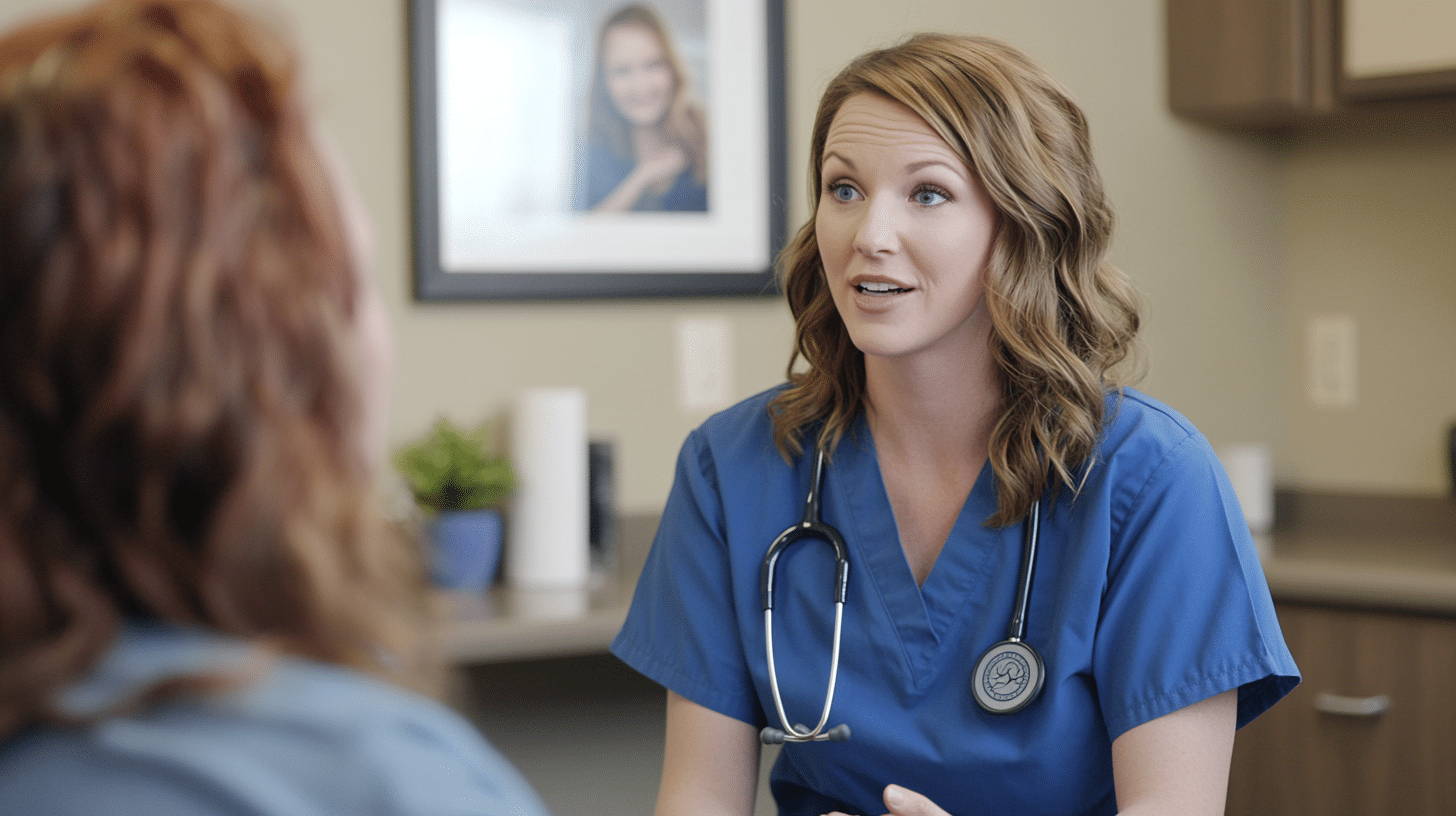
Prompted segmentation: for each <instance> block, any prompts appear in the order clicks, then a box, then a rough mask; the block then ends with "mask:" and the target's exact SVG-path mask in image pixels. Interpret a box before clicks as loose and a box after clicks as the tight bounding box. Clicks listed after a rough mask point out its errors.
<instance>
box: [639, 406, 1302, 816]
mask: <svg viewBox="0 0 1456 816" xmlns="http://www.w3.org/2000/svg"><path fill="white" fill-rule="evenodd" d="M771 396H772V393H771V392H770V393H765V394H761V395H759V396H757V397H754V398H752V399H750V400H748V401H746V402H744V403H742V404H740V405H738V406H736V407H734V408H731V409H729V410H728V411H725V412H723V413H721V414H719V415H717V416H715V417H713V418H711V419H710V420H708V422H706V423H704V425H703V426H702V427H701V428H699V429H698V430H696V431H694V432H693V433H692V434H691V435H690V436H689V438H688V440H687V441H686V443H685V444H684V445H683V449H682V454H681V456H680V457H679V460H678V469H677V475H676V480H675V482H674V485H673V489H672V493H671V494H670V496H669V498H668V503H667V508H666V510H665V512H664V515H663V519H662V525H661V527H660V528H659V530H658V534H657V538H656V541H655V542H654V544H653V548H652V552H651V554H650V556H649V557H648V560H647V564H646V567H645V568H644V571H643V575H642V578H641V581H640V582H639V584H638V587H637V594H636V596H635V597H634V599H633V602H632V608H631V611H630V613H629V615H628V617H627V622H626V624H625V625H624V626H623V628H622V631H621V633H620V634H619V635H618V637H617V639H616V640H615V641H614V643H613V645H612V651H613V652H614V653H616V654H617V655H618V656H619V657H621V658H622V659H623V660H625V661H626V662H627V663H628V664H630V665H632V666H633V667H635V668H636V669H637V670H639V671H641V672H642V673H643V674H645V675H646V676H648V677H650V678H651V679H653V680H655V681H657V682H658V683H661V684H662V685H664V686H666V687H667V688H669V689H672V690H673V691H675V692H677V693H678V694H680V695H682V696H683V697H686V698H687V699H689V700H692V701H694V702H696V703H698V704H699V705H702V706H705V707H707V708H709V709H712V710H714V711H717V712H719V713H722V714H724V715H727V716H729V717H733V718H735V719H739V720H742V721H744V722H746V723H749V724H751V725H753V726H754V727H762V726H764V725H773V726H775V727H778V726H779V725H780V723H779V721H778V715H777V713H776V711H775V708H774V703H773V697H772V694H771V692H770V689H769V682H768V670H767V661H766V659H765V657H764V640H763V639H764V623H763V606H762V602H761V594H760V567H761V564H762V560H763V557H764V553H765V551H766V550H767V549H768V546H769V544H770V543H771V542H772V541H773V540H774V539H775V537H777V536H778V535H779V534H780V533H782V532H783V531H784V530H785V529H787V528H788V527H790V526H791V525H793V524H796V523H797V522H798V521H799V520H800V518H801V517H802V515H803V512H804V500H805V496H806V495H807V492H808V489H809V481H810V475H811V469H812V460H813V457H812V456H809V455H806V456H801V457H798V458H797V459H796V460H795V462H794V463H793V464H792V465H791V464H786V463H785V462H784V460H783V459H782V458H781V457H780V455H779V452H778V450H777V449H776V448H775V447H774V444H773V440H772V436H771V425H770V422H769V417H768V413H767V409H766V406H767V402H768V400H769V398H770V397H771ZM1108 417H1109V419H1108V422H1107V424H1106V427H1105V430H1104V432H1103V436H1102V440H1101V444H1100V449H1099V450H1098V451H1097V454H1096V461H1095V464H1094V466H1093V467H1092V469H1091V471H1090V474H1089V475H1088V477H1087V480H1086V482H1085V483H1084V485H1083V486H1082V489H1081V492H1080V493H1079V494H1078V495H1077V496H1076V497H1075V498H1074V497H1073V496H1072V495H1071V494H1070V493H1069V492H1068V491H1067V490H1065V489H1063V490H1060V491H1058V492H1056V493H1055V495H1048V496H1046V497H1044V498H1043V501H1042V513H1043V515H1042V525H1041V542H1040V548H1039V557H1038V560H1037V564H1036V572H1035V579H1034V584H1033V587H1032V592H1031V602H1030V609H1029V613H1028V619H1027V631H1026V642H1027V643H1029V644H1031V645H1032V646H1034V647H1035V648H1037V649H1038V650H1039V651H1040V652H1041V654H1042V656H1043V658H1044V660H1045V665H1046V682H1045V686H1044V687H1043V690H1042V692H1041V695H1040V697H1038V698H1037V699H1036V700H1034V701H1033V702H1032V703H1031V704H1030V705H1029V706H1028V707H1027V708H1025V709H1024V710H1022V711H1020V712H1019V713H1016V714H1008V715H996V714H988V713H986V712H985V711H982V710H981V709H980V708H979V707H978V706H977V704H976V702H975V700H974V698H973V696H972V693H971V675H972V671H973V667H974V665H975V662H976V660H977V658H978V657H979V656H980V655H981V653H982V652H984V651H985V650H986V649H987V648H988V647H989V646H991V645H992V644H994V643H996V642H998V641H1001V640H1003V639H1004V638H1005V637H1006V636H1007V625H1008V623H1009V622H1010V619H1011V614H1012V606H1013V604H1014V601H1015V596H1016V585H1017V577H1018V575H1019V573H1020V560H1021V549H1022V548H1021V540H1022V525H1021V524H1013V525H1011V526H1009V527H1006V528H1003V529H990V528H987V527H985V526H984V522H985V520H986V519H987V518H989V517H990V516H991V514H992V513H993V512H994V511H995V508H996V492H995V474H994V472H993V471H992V470H991V468H990V466H989V465H987V467H986V468H985V469H984V470H983V471H982V472H981V474H980V477H979V479H978V481H977V482H976V485H975V487H974V489H973V490H972V491H971V494H970V496H969V497H968V498H967V500H966V504H965V506H964V507H963V508H962V510H961V514H960V517H959V518H958V520H957V521H956V523H955V526H954V528H953V530H952V531H951V533H950V536H949V538H948V540H947V541H946V544H945V547H944V549H943V550H942V551H941V553H940V555H939V557H938V558H937V560H936V562H935V566H934V568H933V569H932V570H931V572H930V575H929V577H928V578H927V579H926V581H925V583H924V585H923V586H920V585H917V584H916V581H915V577H914V575H913V574H912V573H911V571H910V567H909V565H908V563H907V562H906V560H905V556H904V551H903V549H902V548H901V546H900V544H899V537H898V534H897V532H896V526H895V519H894V515H893V512H892V510H891V508H890V503H889V499H888V497H887V495H886V493H885V487H884V483H883V481H882V480H881V477H880V471H879V467H878V464H877V460H876V458H875V447H874V439H873V438H872V436H871V434H870V432H869V428H868V426H867V424H866V423H865V421H864V418H863V416H861V417H860V418H859V419H858V421H857V422H856V424H855V425H854V426H853V427H852V428H851V430H850V431H849V433H848V434H847V435H846V437H845V439H844V440H843V441H842V442H841V443H840V445H839V447H838V448H837V449H836V450H835V451H834V455H833V459H832V462H831V463H830V465H829V467H828V470H827V472H826V475H825V480H824V486H823V489H822V495H821V497H820V500H821V503H822V517H823V519H824V521H826V522H828V523H829V524H832V525H834V526H835V527H837V528H838V529H839V531H840V532H841V534H842V535H843V536H844V539H845V542H846V545H847V546H848V549H849V557H850V570H849V583H848V597H847V598H846V602H845V608H844V623H843V646H842V651H841V655H840V669H839V680H838V688H837V691H836V696H835V701H834V708H833V711H832V712H831V714H830V717H829V721H828V725H830V726H834V725H837V724H840V723H844V724H847V725H848V726H849V727H850V729H851V730H852V732H853V736H852V738H851V739H850V740H849V741H848V742H835V743H810V744H791V745H786V746H784V749H783V751H782V752H781V753H780V755H779V759H778V762H777V764H776V765H775V766H774V770H773V774H772V777H771V780H770V786H771V788H772V790H773V792H774V796H775V799H776V800H777V801H778V804H779V808H780V813H781V814H785V816H787V815H788V814H819V813H825V812H828V811H830V810H835V809H838V810H841V811H844V812H846V813H866V814H879V813H882V812H883V811H884V808H883V805H882V804H881V802H880V796H881V792H882V790H883V788H884V786H885V785H886V784H889V783H895V784H899V785H904V786H906V787H909V788H911V789H913V790H918V791H920V792H921V793H924V794H926V795H927V796H929V797H930V798H931V799H932V800H934V801H936V803H937V804H939V805H940V806H941V807H942V808H944V809H945V810H947V811H948V812H950V813H953V814H962V815H965V816H968V815H969V814H975V813H1014V814H1023V815H1026V814H1061V816H1070V814H1111V813H1115V811H1116V800H1115V794H1114V791H1113V785H1112V782H1113V780H1112V758H1111V744H1112V741H1113V740H1114V739H1116V738H1117V737H1118V736H1119V735H1120V734H1122V733H1124V732H1126V731H1127V730H1128V729H1130V728H1133V727H1135V726H1137V725H1139V724H1141V723H1145V722H1147V721H1149V720H1152V719H1155V718H1157V717H1160V716H1162V715H1164V714H1167V713H1169V712H1172V711H1174V710H1177V709H1179V708H1183V707H1185V706H1188V705H1190V704H1192V703H1196V702H1199V701H1201V700H1204V699H1207V698H1209V697H1212V696H1214V695H1216V694H1219V693H1220V692H1223V691H1227V690H1230V689H1238V723H1239V724H1240V725H1243V724H1244V723H1246V722H1248V721H1249V720H1251V719H1253V718H1254V717H1256V716H1258V714H1259V713H1260V712H1262V711H1264V710H1265V709H1267V708H1268V707H1269V706H1271V705H1273V704H1274V703H1275V701H1277V700H1278V699H1279V698H1280V697H1282V696H1283V695H1284V694H1286V693H1288V691H1289V690H1290V689H1291V688H1293V687H1294V685H1295V684H1296V683H1297V682H1298V670H1297V669H1296V668H1295V665H1294V661H1293V660H1292V659H1291V657H1290V655H1289V651H1288V650H1287V649H1286V648H1285V645H1284V640H1283V637H1282V635H1281V633H1280V631H1279V623H1278V621H1277V620H1276V619H1275V616H1274V608H1273V603H1272V601H1271V600H1270V596H1269V590H1268V586H1267V584H1266V583H1265V580H1264V575H1263V571H1262V569H1261V568H1260V565H1259V561H1258V558H1257V556H1256V555H1255V551H1254V546H1253V541H1252V539H1251V538H1250V535H1249V530H1248V527H1247V525H1246V524H1245V522H1244V519H1243V516H1242V514H1241V512H1240V510H1239V507H1238V502H1237V499H1236V498H1235V496H1234V493H1233V490H1232V488H1231V487H1230V486H1229V482H1228V479H1227V477H1226V475H1225V474H1224V472H1223V469H1222V468H1221V467H1220V466H1219V464H1218V460H1217V459H1216V458H1215V457H1214V454H1213V451H1212V450H1211V449H1210V447H1209V445H1208V442H1207V441H1206V440H1205V439H1204V438H1203V436H1202V435H1201V434H1199V433H1198V431H1197V430H1196V429H1194V428H1193V426H1192V425H1190V424H1189V423H1188V421H1187V420H1186V419H1184V418H1183V417H1182V416H1180V415H1178V414H1177V413H1176V412H1174V411H1173V410H1172V409H1170V408H1168V407H1167V406H1164V405H1162V404H1160V403H1158V402H1157V401H1155V400H1152V399H1150V398H1149V397H1147V396H1145V395H1143V394H1140V393H1138V392H1136V391H1131V390H1128V391H1126V392H1125V394H1124V395H1123V397H1122V398H1121V399H1119V398H1118V396H1117V395H1112V396H1109V399H1108ZM808 445H809V446H810V447H812V445H813V437H812V436H811V437H810V439H809V440H808ZM833 576H834V564H833V559H832V551H831V550H830V548H829V547H828V546H825V545H823V544H821V543H819V542H817V541H815V540H809V541H805V542H804V543H800V544H796V545H794V546H793V547H791V548H790V549H788V550H786V551H785V552H784V554H783V555H782V556H781V557H780V559H779V562H778V566H777V574H776V587H775V596H774V616H773V624H774V657H775V663H776V664H777V673H778V678H779V685H780V688H781V690H782V693H783V696H784V705H785V708H786V710H787V712H788V716H789V718H790V722H800V723H806V724H808V725H810V726H812V725H813V724H814V723H816V722H818V719H819V713H820V709H821V708H822V706H823V701H824V693H825V686H826V684H827V680H828V675H829V646H830V641H831V638H832V629H833V619H834V615H833V609H834V607H833Z"/></svg>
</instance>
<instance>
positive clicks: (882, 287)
mask: <svg viewBox="0 0 1456 816" xmlns="http://www.w3.org/2000/svg"><path fill="white" fill-rule="evenodd" d="M854 288H856V289H858V290H859V291H861V292H866V293H868V294H871V295H889V294H894V293H895V292H904V291H906V290H904V289H901V288H900V287H898V286H896V285H895V284H893V283H878V282H871V283H861V284H857V285H856V286H855V287H854Z"/></svg>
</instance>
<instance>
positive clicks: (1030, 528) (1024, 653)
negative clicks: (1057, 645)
mask: <svg viewBox="0 0 1456 816" xmlns="http://www.w3.org/2000/svg"><path fill="white" fill-rule="evenodd" d="M1040 538H1041V502H1040V501H1035V502H1032V503H1031V512H1030V513H1027V514H1026V528H1025V531H1024V532H1023V534H1022V538H1021V580H1020V581H1018V582H1017V587H1016V606H1015V608H1013V609H1012V612H1011V625H1010V626H1009V627H1007V629H1008V631H1007V633H1006V639H1005V640H1003V641H1001V642H1000V643H997V644H995V645H994V646H992V647H991V648H989V649H987V650H986V651H985V652H983V653H982V654H981V657H980V659H979V660H977V661H976V667H975V669H973V670H972V672H971V696H973V697H975V698H976V704H977V705H979V706H980V707H981V708H982V709H984V710H986V711H987V712H989V713H991V714H1015V713H1016V712H1018V711H1020V710H1021V709H1023V708H1026V707H1027V706H1028V705H1031V701H1032V700H1035V699H1036V696H1037V695H1038V694H1041V686H1042V683H1043V682H1044V681H1045V680H1046V666H1045V664H1043V663H1042V660H1041V654H1040V653H1038V652H1037V650H1036V649H1033V648H1032V647H1031V645H1030V644H1028V643H1027V642H1026V641H1025V640H1024V638H1025V637H1026V611H1027V606H1028V605H1029V604H1030V602H1031V580H1032V575H1033V573H1034V572H1035V570H1036V546H1037V542H1038V541H1039V540H1040Z"/></svg>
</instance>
